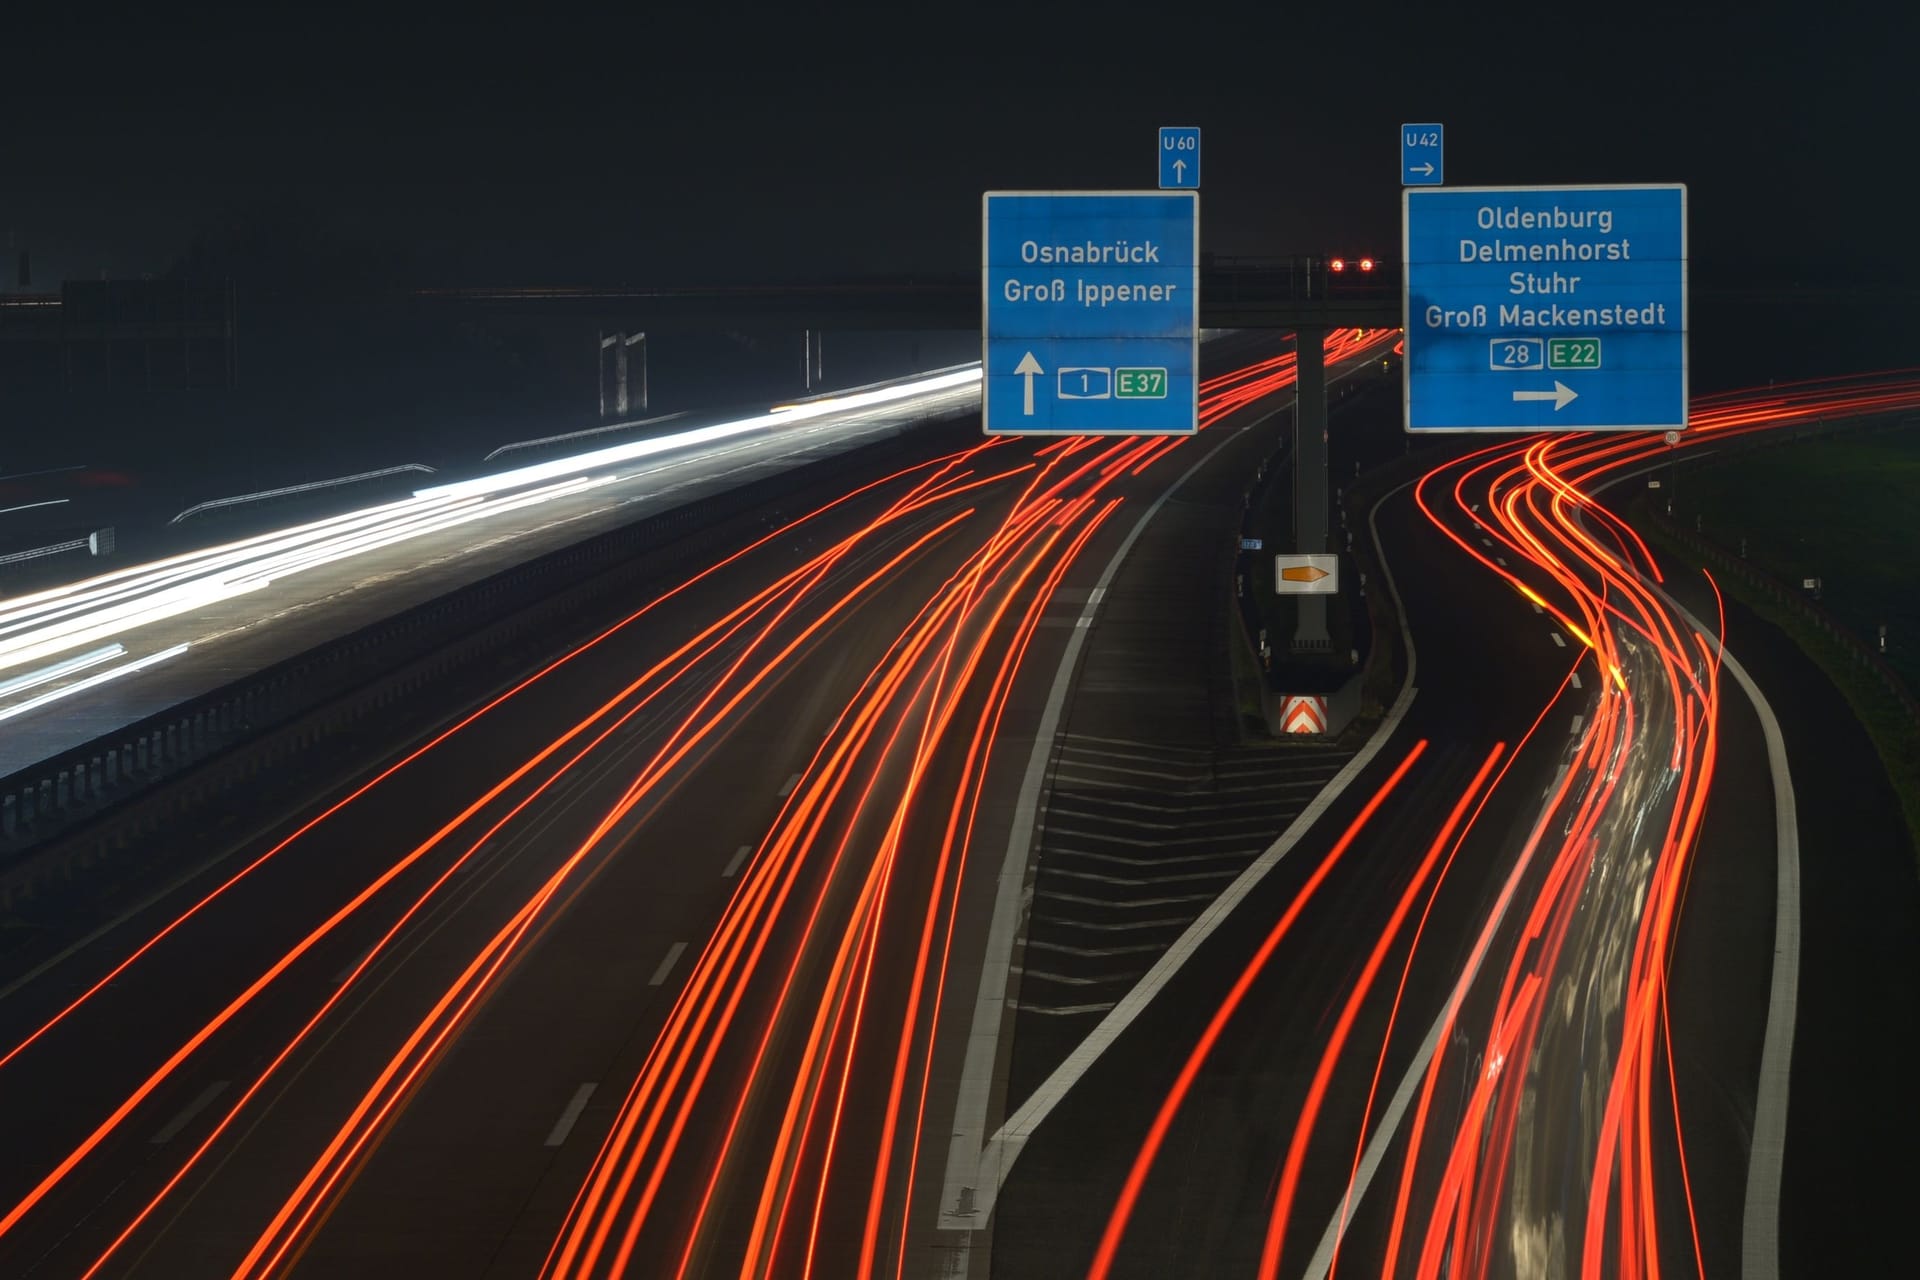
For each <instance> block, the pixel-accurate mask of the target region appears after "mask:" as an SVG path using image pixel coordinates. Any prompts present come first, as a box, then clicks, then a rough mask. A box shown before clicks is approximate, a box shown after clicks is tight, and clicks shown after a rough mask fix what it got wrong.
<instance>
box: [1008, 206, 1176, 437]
mask: <svg viewBox="0 0 1920 1280" xmlns="http://www.w3.org/2000/svg"><path fill="white" fill-rule="evenodd" d="M981 215H982V216H981V259H980V263H981V265H980V284H981V324H980V329H981V361H982V366H983V370H984V378H983V382H984V391H983V394H982V397H981V410H982V412H981V420H982V425H983V427H984V428H985V430H986V433H987V434H988V435H1191V434H1192V433H1193V432H1194V431H1196V430H1198V429H1199V424H1200V379H1199V343H1200V197H1199V195H1198V194H1197V193H1195V192H1192V191H989V192H987V193H986V195H985V196H984V197H983V200H982V208H981Z"/></svg>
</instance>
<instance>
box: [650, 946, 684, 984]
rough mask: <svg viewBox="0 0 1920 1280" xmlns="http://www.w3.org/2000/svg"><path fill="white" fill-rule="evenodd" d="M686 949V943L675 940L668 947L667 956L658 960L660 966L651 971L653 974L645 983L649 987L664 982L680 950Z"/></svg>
mask: <svg viewBox="0 0 1920 1280" xmlns="http://www.w3.org/2000/svg"><path fill="white" fill-rule="evenodd" d="M686 949H687V944H686V943H684V942H676V943H674V944H673V945H672V946H670V947H668V948H667V958H666V959H665V960H662V961H661V962H660V967H659V968H658V969H655V970H654V971H653V976H652V977H651V978H648V979H647V985H648V986H650V987H657V986H659V985H660V984H661V983H663V982H665V981H666V980H667V975H668V974H670V973H672V972H673V966H674V964H675V963H676V962H677V961H678V960H679V959H680V953H681V952H682V951H685V950H686Z"/></svg>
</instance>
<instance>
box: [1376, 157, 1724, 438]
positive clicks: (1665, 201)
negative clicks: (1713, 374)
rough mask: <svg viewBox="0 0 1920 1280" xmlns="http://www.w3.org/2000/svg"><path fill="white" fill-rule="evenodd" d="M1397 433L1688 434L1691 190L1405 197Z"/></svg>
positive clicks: (1530, 190) (1425, 192) (1458, 191)
mask: <svg viewBox="0 0 1920 1280" xmlns="http://www.w3.org/2000/svg"><path fill="white" fill-rule="evenodd" d="M1401 199H1402V219H1403V221H1402V229H1403V243H1402V249H1403V251H1404V252H1403V254H1402V261H1403V263H1404V267H1403V273H1402V279H1403V280H1404V282H1405V283H1404V288H1405V291H1406V292H1405V308H1406V310H1405V324H1406V342H1407V349H1406V429H1407V430H1408V431H1409V432H1414V433H1419V432H1426V431H1433V432H1442V431H1448V432H1451V431H1540V430H1548V431H1552V430H1571V431H1666V430H1679V429H1682V428H1684V427H1685V426H1686V425H1687V190H1686V188H1685V187H1683V186H1678V185H1648V186H1568V187H1451V188H1446V189H1439V188H1411V187H1410V188H1408V189H1406V190H1405V191H1404V192H1403V194H1402V197H1401Z"/></svg>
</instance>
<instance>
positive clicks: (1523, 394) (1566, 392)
mask: <svg viewBox="0 0 1920 1280" xmlns="http://www.w3.org/2000/svg"><path fill="white" fill-rule="evenodd" d="M1029 385H1031V383H1029ZM1579 395H1580V393H1579V392H1578V391H1575V390H1574V389H1573V388H1572V387H1570V386H1568V385H1567V384H1566V383H1564V382H1562V381H1560V379H1558V378H1555V379H1554V380H1553V390H1551V391H1516V392H1514V393H1513V398H1514V399H1515V400H1551V401H1553V411H1554V412H1555V413H1558V412H1560V411H1561V410H1562V409H1564V408H1566V407H1567V404H1568V402H1569V401H1572V400H1574V399H1576V398H1577V397H1578V396H1579Z"/></svg>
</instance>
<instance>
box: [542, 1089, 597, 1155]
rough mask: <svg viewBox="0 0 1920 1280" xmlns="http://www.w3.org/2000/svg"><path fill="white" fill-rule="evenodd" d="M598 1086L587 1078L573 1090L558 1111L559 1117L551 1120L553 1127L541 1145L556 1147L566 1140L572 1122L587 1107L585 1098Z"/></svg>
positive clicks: (590, 1095) (571, 1128) (589, 1096)
mask: <svg viewBox="0 0 1920 1280" xmlns="http://www.w3.org/2000/svg"><path fill="white" fill-rule="evenodd" d="M598 1087H599V1086H598V1084H597V1083H596V1082H594V1081H591V1080H589V1081H588V1082H587V1083H585V1084H583V1085H581V1086H580V1087H579V1088H578V1089H575V1090H574V1091H573V1096H572V1097H571V1098H569V1099H567V1105H566V1107H565V1108H564V1109H563V1110H562V1111H561V1112H560V1118H559V1119H558V1120H555V1121H554V1122H553V1129H552V1130H551V1131H550V1132H549V1133H548V1134H547V1140H546V1141H545V1142H543V1143H541V1144H540V1145H541V1146H543V1147H557V1146H559V1145H560V1144H561V1143H563V1142H565V1141H566V1140H567V1135H568V1134H570V1133H572V1132H573V1125H574V1122H575V1121H577V1120H578V1119H579V1118H580V1113H581V1112H582V1111H585V1110H586V1109H587V1099H589V1098H591V1097H593V1091H594V1090H595V1089H596V1088H598Z"/></svg>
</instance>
